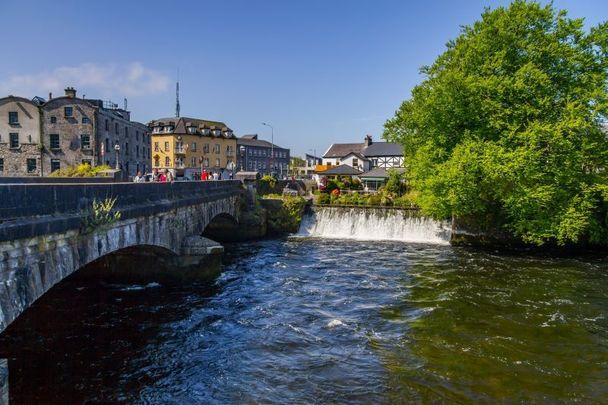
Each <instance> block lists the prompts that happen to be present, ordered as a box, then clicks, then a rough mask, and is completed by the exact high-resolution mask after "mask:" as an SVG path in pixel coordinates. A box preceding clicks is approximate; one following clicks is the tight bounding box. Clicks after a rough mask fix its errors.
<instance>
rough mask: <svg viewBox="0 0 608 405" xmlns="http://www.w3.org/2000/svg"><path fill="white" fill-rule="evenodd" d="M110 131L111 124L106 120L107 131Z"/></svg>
mask: <svg viewBox="0 0 608 405" xmlns="http://www.w3.org/2000/svg"><path fill="white" fill-rule="evenodd" d="M109 130H110V123H109V122H108V120H107V119H106V131H109Z"/></svg>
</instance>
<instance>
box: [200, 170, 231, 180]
mask: <svg viewBox="0 0 608 405" xmlns="http://www.w3.org/2000/svg"><path fill="white" fill-rule="evenodd" d="M207 180H232V172H228V171H226V170H224V171H222V172H219V171H216V172H214V171H212V170H209V171H207V169H203V171H202V173H201V181H207Z"/></svg>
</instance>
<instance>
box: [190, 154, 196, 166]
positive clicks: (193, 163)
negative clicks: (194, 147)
mask: <svg viewBox="0 0 608 405" xmlns="http://www.w3.org/2000/svg"><path fill="white" fill-rule="evenodd" d="M190 167H196V158H195V157H194V156H193V157H191V158H190Z"/></svg>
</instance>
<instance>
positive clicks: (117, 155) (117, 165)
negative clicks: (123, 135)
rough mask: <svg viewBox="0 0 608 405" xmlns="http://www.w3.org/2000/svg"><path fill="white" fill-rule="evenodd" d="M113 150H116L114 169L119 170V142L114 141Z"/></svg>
mask: <svg viewBox="0 0 608 405" xmlns="http://www.w3.org/2000/svg"><path fill="white" fill-rule="evenodd" d="M114 150H115V151H116V170H120V163H119V162H118V157H119V155H120V144H119V143H118V141H116V144H115V145H114Z"/></svg>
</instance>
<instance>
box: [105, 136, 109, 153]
mask: <svg viewBox="0 0 608 405" xmlns="http://www.w3.org/2000/svg"><path fill="white" fill-rule="evenodd" d="M104 153H110V139H108V138H106V148H105V150H104Z"/></svg>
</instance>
